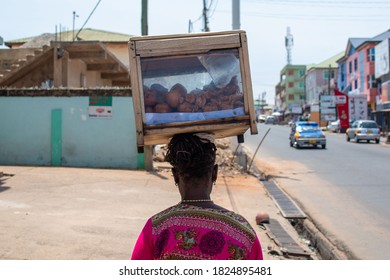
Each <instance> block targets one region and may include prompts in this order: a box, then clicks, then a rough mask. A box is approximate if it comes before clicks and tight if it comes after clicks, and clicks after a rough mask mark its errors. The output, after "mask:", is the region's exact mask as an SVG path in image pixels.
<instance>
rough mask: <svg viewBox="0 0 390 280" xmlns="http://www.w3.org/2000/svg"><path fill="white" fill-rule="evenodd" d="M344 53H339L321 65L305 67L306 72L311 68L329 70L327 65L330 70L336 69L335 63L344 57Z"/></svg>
mask: <svg viewBox="0 0 390 280" xmlns="http://www.w3.org/2000/svg"><path fill="white" fill-rule="evenodd" d="M344 53H345V52H344V51H342V52H339V53H338V54H336V55H334V56H332V57H330V58H328V59H326V60H324V61H322V62H321V63H318V64H311V65H310V66H308V67H307V69H308V71H309V70H310V69H312V68H329V65H330V67H332V68H337V66H338V65H337V61H338V60H339V59H340V58H342V57H343V56H344Z"/></svg>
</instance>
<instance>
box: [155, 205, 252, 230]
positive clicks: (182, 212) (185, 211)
mask: <svg viewBox="0 0 390 280" xmlns="http://www.w3.org/2000/svg"><path fill="white" fill-rule="evenodd" d="M171 218H177V219H187V218H190V219H199V220H208V221H212V220H213V221H218V222H220V223H224V224H227V225H229V226H231V227H235V228H237V229H240V231H246V232H247V233H248V234H255V231H254V229H253V228H252V226H251V225H250V223H249V222H248V220H247V219H246V218H245V217H244V216H242V215H240V214H238V213H236V212H234V211H231V210H227V209H225V208H222V207H216V208H205V207H199V206H195V205H188V204H181V203H179V204H177V205H173V206H171V207H168V208H166V209H165V210H163V211H161V212H159V213H157V214H155V215H153V217H152V218H151V219H152V223H153V224H154V225H157V224H161V223H163V222H164V221H167V220H169V219H171Z"/></svg>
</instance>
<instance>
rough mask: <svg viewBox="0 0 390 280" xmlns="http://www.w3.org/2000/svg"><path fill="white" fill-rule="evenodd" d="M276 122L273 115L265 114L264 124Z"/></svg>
mask: <svg viewBox="0 0 390 280" xmlns="http://www.w3.org/2000/svg"><path fill="white" fill-rule="evenodd" d="M275 122H276V118H275V117H274V116H267V118H266V119H265V123H266V124H274V123H275Z"/></svg>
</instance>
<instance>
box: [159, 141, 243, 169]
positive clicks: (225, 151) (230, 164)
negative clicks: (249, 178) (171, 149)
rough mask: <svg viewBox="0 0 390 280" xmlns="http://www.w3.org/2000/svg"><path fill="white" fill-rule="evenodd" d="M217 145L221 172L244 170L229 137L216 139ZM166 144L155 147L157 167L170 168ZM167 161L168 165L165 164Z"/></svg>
mask: <svg viewBox="0 0 390 280" xmlns="http://www.w3.org/2000/svg"><path fill="white" fill-rule="evenodd" d="M215 145H216V146H217V157H216V164H218V168H219V169H218V170H219V172H220V173H223V174H229V175H234V174H238V173H241V172H244V168H243V167H242V166H241V165H239V164H238V163H237V161H236V156H235V155H234V151H233V150H232V149H231V145H230V140H229V139H227V138H224V139H216V140H215ZM166 149H167V146H166V145H158V146H156V147H155V150H154V153H153V162H154V163H156V164H154V165H155V166H156V167H157V169H167V168H170V164H169V163H166V162H165V154H166ZM164 163H166V164H167V165H164Z"/></svg>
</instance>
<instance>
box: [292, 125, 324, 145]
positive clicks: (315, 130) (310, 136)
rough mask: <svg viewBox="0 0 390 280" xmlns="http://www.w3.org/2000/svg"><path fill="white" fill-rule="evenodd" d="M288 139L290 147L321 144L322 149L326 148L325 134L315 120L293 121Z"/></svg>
mask: <svg viewBox="0 0 390 280" xmlns="http://www.w3.org/2000/svg"><path fill="white" fill-rule="evenodd" d="M289 139H290V146H291V147H296V148H300V147H304V146H311V147H317V146H321V148H323V149H325V148H326V138H325V135H324V133H323V132H322V131H321V128H320V126H319V125H318V123H316V122H311V121H307V122H301V121H300V122H295V123H294V124H293V125H292V126H291V132H290V137H289Z"/></svg>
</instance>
